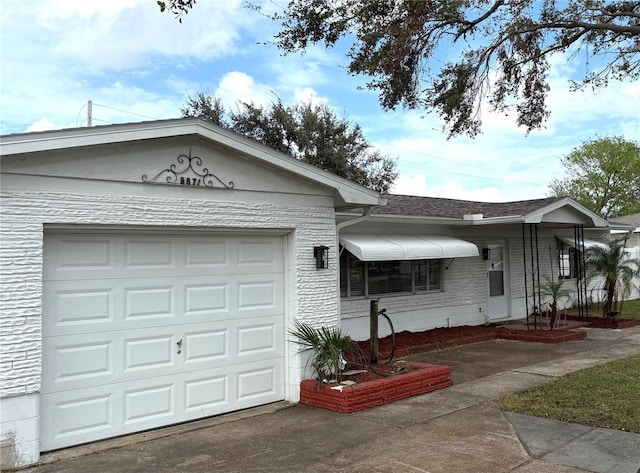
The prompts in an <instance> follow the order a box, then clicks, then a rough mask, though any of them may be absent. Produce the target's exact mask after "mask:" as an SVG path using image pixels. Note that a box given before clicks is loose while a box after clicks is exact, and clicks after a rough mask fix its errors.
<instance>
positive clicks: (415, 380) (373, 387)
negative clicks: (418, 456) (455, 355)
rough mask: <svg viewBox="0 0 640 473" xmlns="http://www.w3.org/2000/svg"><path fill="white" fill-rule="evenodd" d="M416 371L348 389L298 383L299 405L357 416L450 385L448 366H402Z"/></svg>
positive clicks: (426, 364) (347, 387) (411, 364)
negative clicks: (366, 410) (376, 407)
mask: <svg viewBox="0 0 640 473" xmlns="http://www.w3.org/2000/svg"><path fill="white" fill-rule="evenodd" d="M406 365H408V366H410V367H413V368H416V367H417V368H418V369H414V370H412V371H410V372H408V373H403V374H398V375H395V376H389V377H386V378H381V379H376V380H373V381H366V382H364V383H358V384H353V385H351V386H346V385H336V384H320V383H319V382H318V381H316V380H313V379H306V380H304V381H302V382H301V383H300V403H301V404H306V405H308V406H314V407H322V408H324V409H329V410H332V411H336V412H344V413H349V412H357V411H362V410H364V409H369V408H371V407H375V406H381V405H383V404H388V403H390V402H393V401H398V400H400V399H405V398H408V397H411V396H417V395H419V394H425V393H428V392H432V391H435V390H437V389H442V388H447V387H449V386H451V385H452V384H453V381H452V380H451V370H450V369H449V367H448V366H441V365H433V364H429V363H419V362H414V361H410V362H406Z"/></svg>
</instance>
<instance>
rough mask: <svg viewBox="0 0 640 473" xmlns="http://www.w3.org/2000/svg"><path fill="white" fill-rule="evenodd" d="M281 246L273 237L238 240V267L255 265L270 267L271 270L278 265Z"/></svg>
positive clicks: (280, 259) (280, 258)
mask: <svg viewBox="0 0 640 473" xmlns="http://www.w3.org/2000/svg"><path fill="white" fill-rule="evenodd" d="M280 261H282V246H281V245H280V244H278V243H277V242H276V241H274V240H273V239H264V240H255V239H252V240H240V242H239V244H238V267H239V268H243V267H247V266H250V267H251V268H252V269H254V268H255V267H256V266H258V267H262V268H265V269H266V268H270V269H271V271H273V270H275V269H276V268H278V267H279V266H280Z"/></svg>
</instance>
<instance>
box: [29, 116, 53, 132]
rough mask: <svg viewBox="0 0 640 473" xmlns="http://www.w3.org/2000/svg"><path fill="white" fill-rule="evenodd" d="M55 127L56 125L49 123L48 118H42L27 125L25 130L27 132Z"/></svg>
mask: <svg viewBox="0 0 640 473" xmlns="http://www.w3.org/2000/svg"><path fill="white" fill-rule="evenodd" d="M57 128H58V127H57V126H55V125H54V124H53V123H51V122H50V121H49V120H47V119H46V118H43V119H42V120H38V121H37V122H35V123H33V124H31V125H29V126H28V127H27V130H26V131H27V132H28V133H29V132H32V131H46V130H55V129H57Z"/></svg>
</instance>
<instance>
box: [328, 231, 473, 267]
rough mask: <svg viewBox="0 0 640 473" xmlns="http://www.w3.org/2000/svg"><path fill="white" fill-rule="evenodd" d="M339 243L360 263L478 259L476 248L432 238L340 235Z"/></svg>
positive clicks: (456, 241)
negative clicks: (474, 257) (470, 257)
mask: <svg viewBox="0 0 640 473" xmlns="http://www.w3.org/2000/svg"><path fill="white" fill-rule="evenodd" d="M340 244H342V245H343V246H344V247H345V248H346V249H347V250H349V251H350V252H351V254H353V255H354V256H355V257H356V258H358V259H359V260H360V261H396V260H416V259H440V258H461V257H467V256H478V255H479V254H480V253H479V251H478V247H477V246H476V245H474V244H473V243H469V242H468V241H465V240H460V239H459V238H453V237H447V236H435V235H343V236H341V237H340Z"/></svg>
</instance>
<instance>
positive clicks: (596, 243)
mask: <svg viewBox="0 0 640 473" xmlns="http://www.w3.org/2000/svg"><path fill="white" fill-rule="evenodd" d="M556 238H557V239H558V240H560V241H561V242H563V243H566V244H567V245H569V246H570V247H571V248H576V242H575V240H574V239H573V238H567V237H556ZM584 246H585V248H595V247H600V248H605V249H606V248H609V245H607V244H606V243H603V242H601V241H596V240H587V239H586V238H585V240H584Z"/></svg>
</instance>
